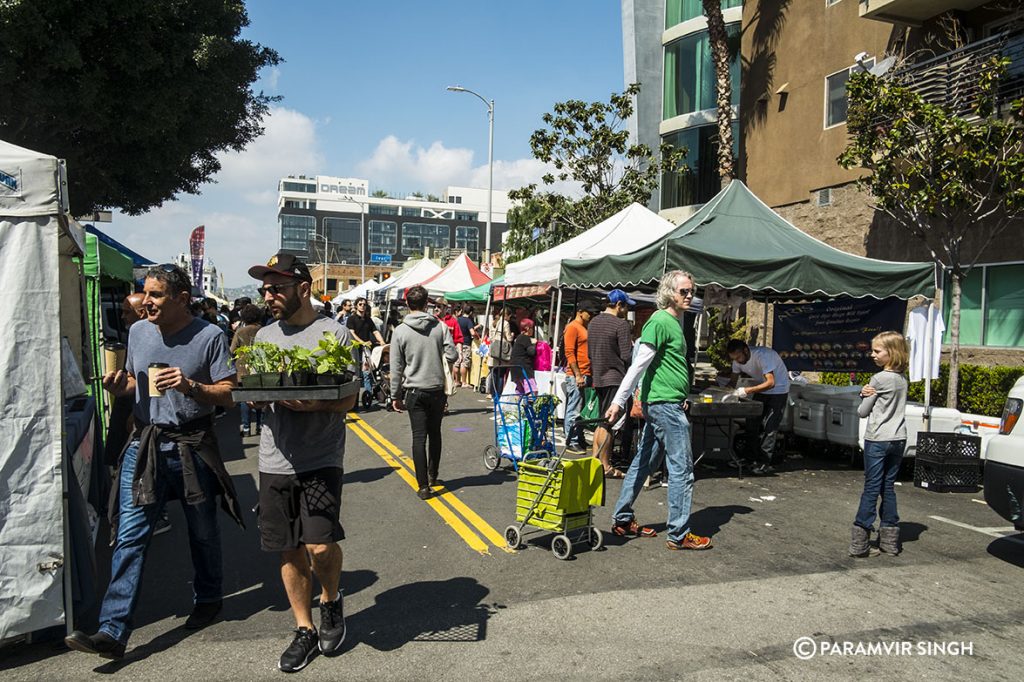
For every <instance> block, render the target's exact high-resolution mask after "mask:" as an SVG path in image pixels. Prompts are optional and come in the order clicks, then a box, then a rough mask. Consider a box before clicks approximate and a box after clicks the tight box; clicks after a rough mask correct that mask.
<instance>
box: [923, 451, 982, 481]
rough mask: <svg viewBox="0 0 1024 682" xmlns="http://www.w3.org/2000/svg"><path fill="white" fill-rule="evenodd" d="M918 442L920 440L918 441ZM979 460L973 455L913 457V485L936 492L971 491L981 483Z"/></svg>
mask: <svg viewBox="0 0 1024 682" xmlns="http://www.w3.org/2000/svg"><path fill="white" fill-rule="evenodd" d="M918 442H920V441H918ZM981 481H982V477H981V461H980V460H978V459H975V458H973V457H951V458H945V459H944V458H941V457H938V458H937V457H931V456H925V457H922V456H921V455H920V454H919V455H917V457H915V458H914V485H915V486H917V487H918V488H924V489H926V490H931V491H933V492H938V493H973V492H977V491H978V487H979V486H980V485H981Z"/></svg>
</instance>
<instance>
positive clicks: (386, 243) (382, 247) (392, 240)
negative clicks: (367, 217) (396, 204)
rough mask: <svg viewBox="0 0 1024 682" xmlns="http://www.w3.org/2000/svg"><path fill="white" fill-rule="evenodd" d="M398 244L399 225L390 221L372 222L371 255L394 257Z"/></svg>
mask: <svg viewBox="0 0 1024 682" xmlns="http://www.w3.org/2000/svg"><path fill="white" fill-rule="evenodd" d="M397 244H398V224H397V223H393V222H391V221H388V220H371V221H370V235H369V248H370V253H387V254H391V255H394V254H395V247H396V246H397Z"/></svg>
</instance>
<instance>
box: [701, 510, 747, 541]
mask: <svg viewBox="0 0 1024 682" xmlns="http://www.w3.org/2000/svg"><path fill="white" fill-rule="evenodd" d="M752 511H754V510H753V508H751V507H746V506H743V505H738V504H730V505H726V506H724V507H705V508H704V509H698V510H697V511H695V512H693V514H691V515H690V527H691V528H693V532H694V533H696V534H697V535H710V536H712V537H713V536H715V535H717V534H718V533H719V532H720V531H721V530H722V526H724V525H725V524H727V523H729V522H730V521H732V517H734V516H736V515H737V514H749V513H751V512H752Z"/></svg>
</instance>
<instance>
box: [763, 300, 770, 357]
mask: <svg viewBox="0 0 1024 682" xmlns="http://www.w3.org/2000/svg"><path fill="white" fill-rule="evenodd" d="M761 345H762V346H764V347H765V348H771V347H772V345H771V344H770V343H768V299H767V298H766V299H764V316H763V317H762V318H761Z"/></svg>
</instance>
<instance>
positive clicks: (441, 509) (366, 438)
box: [348, 421, 490, 554]
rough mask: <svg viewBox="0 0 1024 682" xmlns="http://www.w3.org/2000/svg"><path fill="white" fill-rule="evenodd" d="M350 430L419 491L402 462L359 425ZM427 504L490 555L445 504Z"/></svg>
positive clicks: (350, 426) (475, 548)
mask: <svg viewBox="0 0 1024 682" xmlns="http://www.w3.org/2000/svg"><path fill="white" fill-rule="evenodd" d="M363 424H365V422H363ZM348 428H350V429H351V430H352V432H353V433H355V434H356V435H357V436H359V439H360V440H361V441H363V442H364V443H366V445H367V446H368V447H369V448H370V449H371V450H373V451H374V452H376V453H377V454H378V455H379V456H380V458H381V459H383V460H384V462H385V463H386V464H387V465H388V466H390V467H391V468H392V469H394V470H395V471H396V472H398V475H399V476H401V477H402V479H403V480H404V481H405V482H406V483H408V484H409V487H410V488H412V489H413V490H418V489H419V486H418V485H417V483H416V478H415V477H414V476H413V475H412V474H411V473H409V471H408V470H407V469H406V468H405V467H404V466H403V465H402V463H401V462H399V461H398V460H396V459H395V458H394V457H392V456H391V455H390V454H388V453H387V452H385V451H384V449H383V448H381V446H380V445H378V444H377V443H376V442H375V441H374V440H373V438H372V437H371V436H370V435H369V434H368V433H366V432H365V431H363V430H362V429H361V428H360V425H359V424H356V423H354V422H352V421H350V422H349V424H348ZM426 503H427V504H428V505H430V508H431V509H433V510H434V511H435V512H437V515H438V516H440V517H441V518H442V519H443V520H444V522H445V523H447V524H448V525H449V526H450V527H451V528H452V530H454V531H455V532H456V533H457V534H458V535H459V537H461V538H462V539H463V540H464V541H465V542H466V544H467V545H469V546H470V548H472V549H474V550H476V551H477V552H479V553H480V554H490V550H488V548H487V543H485V542H484V541H483V540H481V539H480V537H479V536H478V535H477V534H476V533H474V532H473V531H472V530H470V529H469V527H468V526H467V525H466V524H465V523H464V522H463V521H462V519H460V518H459V517H457V516H456V515H455V514H454V513H452V511H451V510H450V509H448V507H446V506H445V505H444V504H442V503H441V501H440V500H438V499H436V498H431V499H429V500H426Z"/></svg>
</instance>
